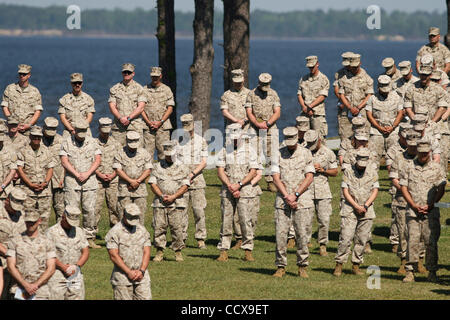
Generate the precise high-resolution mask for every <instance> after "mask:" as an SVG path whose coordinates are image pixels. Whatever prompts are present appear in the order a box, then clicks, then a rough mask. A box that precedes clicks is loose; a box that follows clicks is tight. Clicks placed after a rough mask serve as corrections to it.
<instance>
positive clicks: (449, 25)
mask: <svg viewBox="0 0 450 320" xmlns="http://www.w3.org/2000/svg"><path fill="white" fill-rule="evenodd" d="M446 2H447V34H446V35H445V38H444V43H445V45H446V46H447V48H449V46H450V0H447V1H446Z"/></svg>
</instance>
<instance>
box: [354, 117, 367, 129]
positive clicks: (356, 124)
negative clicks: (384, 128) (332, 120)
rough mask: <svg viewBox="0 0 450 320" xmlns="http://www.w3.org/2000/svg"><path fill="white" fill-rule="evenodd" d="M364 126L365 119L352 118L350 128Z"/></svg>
mask: <svg viewBox="0 0 450 320" xmlns="http://www.w3.org/2000/svg"><path fill="white" fill-rule="evenodd" d="M365 125H366V119H364V118H363V117H354V118H352V127H353V128H359V127H364V126H365Z"/></svg>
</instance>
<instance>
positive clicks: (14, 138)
mask: <svg viewBox="0 0 450 320" xmlns="http://www.w3.org/2000/svg"><path fill="white" fill-rule="evenodd" d="M29 143H30V139H29V138H28V137H27V136H24V135H22V134H20V133H19V120H18V119H17V118H15V117H13V116H11V117H9V119H8V135H7V136H6V139H5V143H4V144H5V147H6V148H7V149H9V150H10V152H11V153H13V154H17V152H18V151H19V150H21V149H22V148H24V147H25V146H26V145H28V144H29Z"/></svg>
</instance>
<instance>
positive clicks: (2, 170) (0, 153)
mask: <svg viewBox="0 0 450 320" xmlns="http://www.w3.org/2000/svg"><path fill="white" fill-rule="evenodd" d="M6 139H8V138H7V137H6V136H5V134H4V133H0V182H1V185H0V202H2V201H4V200H5V199H6V197H7V196H8V193H9V192H10V191H11V188H12V187H13V183H11V182H12V179H13V178H14V176H15V174H16V170H17V163H16V160H17V156H16V154H15V153H14V151H12V150H11V149H10V148H7V147H5V140H6Z"/></svg>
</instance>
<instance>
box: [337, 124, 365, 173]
mask: <svg viewBox="0 0 450 320" xmlns="http://www.w3.org/2000/svg"><path fill="white" fill-rule="evenodd" d="M351 123H352V132H353V133H352V135H351V136H350V139H343V140H341V142H340V144H339V150H338V158H339V165H340V166H341V167H342V170H345V166H344V158H345V159H346V163H347V162H348V160H349V157H348V156H349V155H347V156H346V154H347V152H349V151H351V150H353V149H357V148H358V147H360V146H361V145H363V146H365V147H367V144H368V137H369V132H367V131H366V121H365V120H364V118H361V117H355V118H352V121H351ZM356 136H359V137H367V139H364V140H358V139H356ZM352 164H353V163H352Z"/></svg>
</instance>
